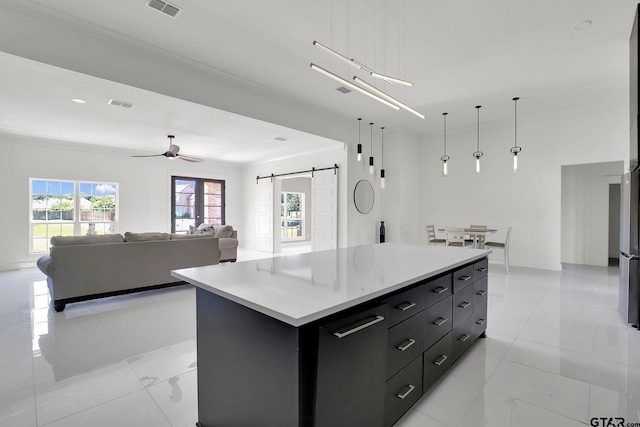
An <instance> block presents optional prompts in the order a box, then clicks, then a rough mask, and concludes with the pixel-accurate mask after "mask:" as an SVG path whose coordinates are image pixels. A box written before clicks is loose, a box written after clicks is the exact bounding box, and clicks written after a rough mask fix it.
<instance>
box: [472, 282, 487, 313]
mask: <svg viewBox="0 0 640 427" xmlns="http://www.w3.org/2000/svg"><path fill="white" fill-rule="evenodd" d="M473 287H474V289H475V296H474V297H473V303H474V304H475V305H476V306H478V307H480V306H481V305H483V304H486V303H487V291H488V289H489V278H488V277H487V276H484V277H482V278H480V279H478V281H477V282H475V283H474V284H473Z"/></svg>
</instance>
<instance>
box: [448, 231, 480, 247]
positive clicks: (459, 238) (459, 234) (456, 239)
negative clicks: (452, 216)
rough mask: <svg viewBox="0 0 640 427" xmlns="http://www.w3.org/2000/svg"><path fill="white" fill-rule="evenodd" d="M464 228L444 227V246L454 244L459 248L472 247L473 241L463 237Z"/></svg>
mask: <svg viewBox="0 0 640 427" xmlns="http://www.w3.org/2000/svg"><path fill="white" fill-rule="evenodd" d="M464 236H465V234H464V228H462V227H445V228H444V237H445V240H446V246H456V247H459V248H471V247H473V241H468V240H466V239H465V238H464Z"/></svg>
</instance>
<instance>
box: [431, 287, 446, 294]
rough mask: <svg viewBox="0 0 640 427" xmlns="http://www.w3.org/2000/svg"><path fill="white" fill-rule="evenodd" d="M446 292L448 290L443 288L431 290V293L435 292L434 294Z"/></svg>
mask: <svg viewBox="0 0 640 427" xmlns="http://www.w3.org/2000/svg"><path fill="white" fill-rule="evenodd" d="M448 290H449V288H444V287H442V286H440V287H437V288H435V289H434V290H433V292H435V293H436V294H441V293H443V292H446V291H448Z"/></svg>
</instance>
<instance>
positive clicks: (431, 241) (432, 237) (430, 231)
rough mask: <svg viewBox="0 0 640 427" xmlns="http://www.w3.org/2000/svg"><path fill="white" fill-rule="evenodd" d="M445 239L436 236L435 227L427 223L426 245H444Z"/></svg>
mask: <svg viewBox="0 0 640 427" xmlns="http://www.w3.org/2000/svg"><path fill="white" fill-rule="evenodd" d="M446 243H447V241H446V240H445V239H438V238H436V228H435V227H434V226H433V225H432V224H429V225H427V245H434V246H437V245H445V244H446Z"/></svg>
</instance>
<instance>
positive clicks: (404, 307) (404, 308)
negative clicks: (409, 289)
mask: <svg viewBox="0 0 640 427" xmlns="http://www.w3.org/2000/svg"><path fill="white" fill-rule="evenodd" d="M416 305H417V303H415V302H411V301H407V302H403V303H402V304H400V305H399V306H397V307H396V308H397V309H398V310H402V311H407V310H409V309H410V308H412V307H415V306H416Z"/></svg>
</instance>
